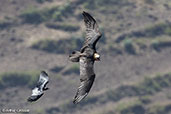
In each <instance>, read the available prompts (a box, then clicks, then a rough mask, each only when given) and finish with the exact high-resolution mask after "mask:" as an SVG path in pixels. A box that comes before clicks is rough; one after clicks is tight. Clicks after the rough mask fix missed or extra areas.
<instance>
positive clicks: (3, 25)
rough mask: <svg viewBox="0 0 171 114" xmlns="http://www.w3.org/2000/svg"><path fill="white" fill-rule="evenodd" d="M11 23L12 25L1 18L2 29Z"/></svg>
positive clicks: (0, 26) (0, 25) (0, 28)
mask: <svg viewBox="0 0 171 114" xmlns="http://www.w3.org/2000/svg"><path fill="white" fill-rule="evenodd" d="M11 25H12V23H11V22H9V21H4V20H1V21H0V30H3V29H6V28H8V27H10V26H11Z"/></svg>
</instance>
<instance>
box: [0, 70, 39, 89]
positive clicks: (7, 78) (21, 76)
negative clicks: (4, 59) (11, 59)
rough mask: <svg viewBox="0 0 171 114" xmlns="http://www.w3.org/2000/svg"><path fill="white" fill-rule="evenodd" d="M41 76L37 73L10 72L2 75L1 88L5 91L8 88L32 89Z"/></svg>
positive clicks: (0, 78)
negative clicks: (23, 87)
mask: <svg viewBox="0 0 171 114" xmlns="http://www.w3.org/2000/svg"><path fill="white" fill-rule="evenodd" d="M38 76H39V74H38V73H36V72H30V73H26V72H8V73H3V74H1V75H0V85H1V86H0V87H1V89H5V88H7V87H15V86H27V87H32V86H33V85H34V84H35V83H36V81H37V77H38Z"/></svg>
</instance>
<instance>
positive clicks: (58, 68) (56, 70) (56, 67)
mask: <svg viewBox="0 0 171 114" xmlns="http://www.w3.org/2000/svg"><path fill="white" fill-rule="evenodd" d="M63 68H64V67H60V66H55V67H54V68H52V69H50V70H51V71H52V72H56V73H58V72H60V71H61V70H62V69H63Z"/></svg>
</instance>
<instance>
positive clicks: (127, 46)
mask: <svg viewBox="0 0 171 114" xmlns="http://www.w3.org/2000/svg"><path fill="white" fill-rule="evenodd" d="M123 43H124V49H125V51H126V52H128V53H129V54H136V49H135V47H134V45H133V42H132V40H131V39H125V40H124V41H123Z"/></svg>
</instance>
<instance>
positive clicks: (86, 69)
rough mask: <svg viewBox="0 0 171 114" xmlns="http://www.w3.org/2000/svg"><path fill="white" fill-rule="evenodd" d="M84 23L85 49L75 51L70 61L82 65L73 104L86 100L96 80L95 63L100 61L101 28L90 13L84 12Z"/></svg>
mask: <svg viewBox="0 0 171 114" xmlns="http://www.w3.org/2000/svg"><path fill="white" fill-rule="evenodd" d="M83 17H84V22H85V26H86V38H85V42H84V45H83V47H82V48H81V50H80V52H79V51H74V52H73V53H72V54H71V55H70V56H69V59H70V60H71V61H72V62H79V63H80V81H81V84H80V86H79V87H78V90H77V93H76V95H75V97H74V100H73V103H74V104H76V103H79V102H80V101H81V100H82V99H84V98H85V97H86V96H87V95H88V93H89V91H90V89H91V87H92V85H93V82H94V79H95V73H94V68H93V66H94V61H95V60H100V55H99V54H98V53H97V52H96V43H97V41H98V40H99V39H100V37H101V33H100V32H99V27H98V25H97V23H96V20H95V19H94V18H93V17H92V16H91V15H90V14H88V13H86V12H83Z"/></svg>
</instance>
